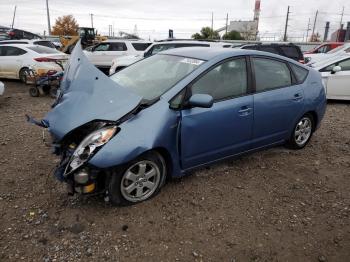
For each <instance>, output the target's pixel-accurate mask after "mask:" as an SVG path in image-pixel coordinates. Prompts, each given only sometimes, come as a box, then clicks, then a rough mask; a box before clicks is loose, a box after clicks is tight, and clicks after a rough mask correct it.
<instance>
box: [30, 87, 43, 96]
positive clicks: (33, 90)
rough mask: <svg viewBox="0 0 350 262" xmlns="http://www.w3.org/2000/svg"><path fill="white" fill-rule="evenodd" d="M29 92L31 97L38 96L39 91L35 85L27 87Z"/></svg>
mask: <svg viewBox="0 0 350 262" xmlns="http://www.w3.org/2000/svg"><path fill="white" fill-rule="evenodd" d="M29 94H30V96H32V97H38V96H39V94H40V92H39V89H38V88H37V87H31V88H30V89H29Z"/></svg>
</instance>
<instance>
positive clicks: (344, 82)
mask: <svg viewBox="0 0 350 262" xmlns="http://www.w3.org/2000/svg"><path fill="white" fill-rule="evenodd" d="M334 66H340V67H341V69H342V70H341V71H340V72H337V73H332V69H333V67H334ZM321 71H323V72H325V73H322V75H323V76H326V77H327V82H326V89H327V90H326V93H327V98H329V99H350V58H348V59H345V60H342V61H340V62H338V63H335V64H332V65H330V66H328V67H326V68H325V69H324V70H321Z"/></svg>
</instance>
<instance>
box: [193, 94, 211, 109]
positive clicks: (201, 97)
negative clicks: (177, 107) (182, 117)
mask: <svg viewBox="0 0 350 262" xmlns="http://www.w3.org/2000/svg"><path fill="white" fill-rule="evenodd" d="M213 104H214V98H213V97H212V96H210V95H207V94H194V95H192V96H191V97H190V99H189V100H188V103H187V105H188V106H190V107H201V108H211V107H212V106H213Z"/></svg>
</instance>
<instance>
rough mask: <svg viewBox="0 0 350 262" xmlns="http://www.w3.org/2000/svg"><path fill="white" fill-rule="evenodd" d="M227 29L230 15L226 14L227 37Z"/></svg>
mask: <svg viewBox="0 0 350 262" xmlns="http://www.w3.org/2000/svg"><path fill="white" fill-rule="evenodd" d="M227 27H228V13H227V14H226V35H227Z"/></svg>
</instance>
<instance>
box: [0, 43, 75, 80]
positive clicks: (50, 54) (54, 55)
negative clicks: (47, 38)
mask: <svg viewBox="0 0 350 262" xmlns="http://www.w3.org/2000/svg"><path fill="white" fill-rule="evenodd" d="M68 58H69V56H68V55H66V54H65V53H62V52H60V51H57V50H56V49H53V48H49V47H45V46H40V45H25V44H7V45H0V78H10V79H20V80H21V81H23V82H24V81H25V79H26V70H28V69H32V70H34V71H35V72H36V73H38V74H39V75H40V74H45V73H47V72H48V71H49V70H51V71H56V72H61V71H63V70H64V65H65V63H66V61H67V60H68Z"/></svg>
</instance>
